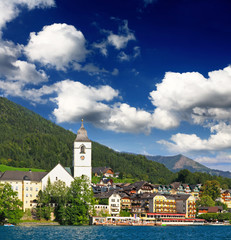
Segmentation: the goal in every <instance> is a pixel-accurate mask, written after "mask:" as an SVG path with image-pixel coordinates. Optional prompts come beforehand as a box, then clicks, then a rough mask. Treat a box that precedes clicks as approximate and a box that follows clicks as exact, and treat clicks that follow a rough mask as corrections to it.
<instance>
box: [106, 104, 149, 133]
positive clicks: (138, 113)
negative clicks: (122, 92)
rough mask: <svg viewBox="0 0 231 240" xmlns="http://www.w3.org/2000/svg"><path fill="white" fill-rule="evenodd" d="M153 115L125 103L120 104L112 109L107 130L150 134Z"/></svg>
mask: <svg viewBox="0 0 231 240" xmlns="http://www.w3.org/2000/svg"><path fill="white" fill-rule="evenodd" d="M151 123H152V115H151V114H150V113H149V112H146V111H144V110H142V109H136V108H134V107H131V106H129V105H128V104H125V103H122V104H121V103H119V104H117V105H115V106H113V108H112V109H111V114H110V117H109V119H108V122H107V123H106V125H107V128H108V129H110V130H112V131H115V132H130V133H140V132H144V133H146V134H149V133H150V131H151V127H152V126H151Z"/></svg>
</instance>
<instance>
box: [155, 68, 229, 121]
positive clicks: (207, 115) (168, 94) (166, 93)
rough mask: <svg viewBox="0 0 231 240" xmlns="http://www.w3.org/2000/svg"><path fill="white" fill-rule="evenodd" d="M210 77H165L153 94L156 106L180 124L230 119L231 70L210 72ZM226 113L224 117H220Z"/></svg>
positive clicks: (189, 75)
mask: <svg viewBox="0 0 231 240" xmlns="http://www.w3.org/2000/svg"><path fill="white" fill-rule="evenodd" d="M208 75H209V78H205V77H204V76H203V75H201V74H200V73H197V72H191V73H190V72H189V73H182V74H181V73H172V72H168V73H166V74H165V77H164V79H163V81H162V82H161V83H159V84H157V86H156V90H154V91H152V92H151V93H150V100H151V101H152V103H153V105H154V106H155V107H156V108H157V109H159V110H161V111H165V112H168V114H169V115H170V117H171V116H172V119H168V121H170V120H172V121H177V122H176V123H177V124H175V125H176V126H177V125H179V124H180V122H181V121H192V122H194V123H204V122H205V121H208V120H211V121H214V120H221V118H222V117H223V120H229V119H230V117H229V116H230V115H229V114H228V112H229V113H231V112H230V105H231V84H230V82H231V67H230V66H228V67H226V68H224V69H222V70H218V71H213V72H210V73H209V74H208ZM220 113H222V115H221V114H220Z"/></svg>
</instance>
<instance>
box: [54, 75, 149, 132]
mask: <svg viewBox="0 0 231 240" xmlns="http://www.w3.org/2000/svg"><path fill="white" fill-rule="evenodd" d="M56 88H57V97H56V98H55V99H54V101H55V102H56V104H57V108H56V109H55V110H54V112H53V114H54V116H55V117H56V119H57V122H59V123H60V122H76V121H79V120H80V119H82V118H84V119H85V120H86V121H88V122H91V123H93V124H94V125H95V126H97V127H100V128H103V129H108V130H112V131H115V132H131V133H134V132H144V133H147V134H148V133H149V132H150V130H151V124H150V123H151V121H152V115H151V114H150V113H148V112H146V111H144V110H141V109H136V108H134V107H131V106H129V105H128V104H125V103H120V102H117V103H113V102H112V100H114V99H115V98H118V97H119V92H118V91H117V90H115V89H113V88H111V87H110V86H107V85H106V86H99V87H92V86H86V85H83V84H82V83H80V82H74V81H71V80H65V81H62V82H60V83H57V84H56Z"/></svg>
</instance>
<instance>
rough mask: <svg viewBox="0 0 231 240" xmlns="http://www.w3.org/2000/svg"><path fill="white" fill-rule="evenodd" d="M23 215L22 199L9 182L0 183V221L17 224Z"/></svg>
mask: <svg viewBox="0 0 231 240" xmlns="http://www.w3.org/2000/svg"><path fill="white" fill-rule="evenodd" d="M22 216H23V211H22V201H20V200H19V199H18V198H17V192H14V191H13V190H12V188H11V185H10V184H4V185H2V184H0V222H1V223H2V222H9V223H12V224H17V223H18V222H19V221H20V219H21V217H22Z"/></svg>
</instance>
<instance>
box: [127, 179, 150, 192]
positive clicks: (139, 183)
mask: <svg viewBox="0 0 231 240" xmlns="http://www.w3.org/2000/svg"><path fill="white" fill-rule="evenodd" d="M146 184H147V185H149V186H150V187H152V188H153V186H152V185H151V184H149V183H148V182H146V181H139V182H135V183H132V184H130V185H129V186H128V188H131V189H132V188H133V189H136V190H137V191H138V190H140V189H141V188H142V187H143V186H144V185H146Z"/></svg>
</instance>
